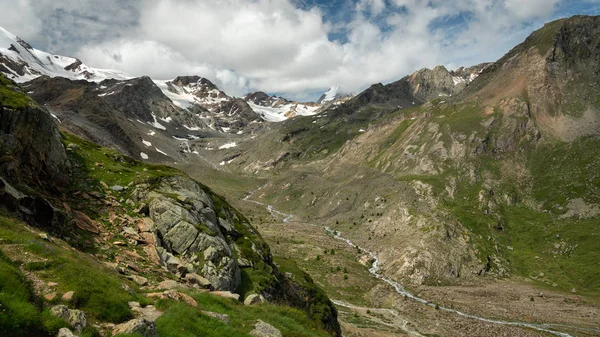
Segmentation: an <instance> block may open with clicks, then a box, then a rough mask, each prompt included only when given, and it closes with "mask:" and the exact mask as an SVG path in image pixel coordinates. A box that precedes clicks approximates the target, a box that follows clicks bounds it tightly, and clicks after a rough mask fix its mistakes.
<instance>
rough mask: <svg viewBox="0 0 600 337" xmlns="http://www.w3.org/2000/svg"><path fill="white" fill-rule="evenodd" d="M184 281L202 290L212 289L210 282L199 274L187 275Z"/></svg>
mask: <svg viewBox="0 0 600 337" xmlns="http://www.w3.org/2000/svg"><path fill="white" fill-rule="evenodd" d="M184 279H185V280H186V281H187V282H189V283H190V284H192V285H193V286H195V287H198V288H202V289H212V285H211V283H210V281H209V280H207V279H206V278H204V277H202V276H200V275H198V274H195V273H188V274H186V275H185V277H184Z"/></svg>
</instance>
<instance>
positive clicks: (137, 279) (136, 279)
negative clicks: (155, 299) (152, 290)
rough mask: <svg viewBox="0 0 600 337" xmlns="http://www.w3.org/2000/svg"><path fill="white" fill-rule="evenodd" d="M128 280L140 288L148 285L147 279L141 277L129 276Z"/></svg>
mask: <svg viewBox="0 0 600 337" xmlns="http://www.w3.org/2000/svg"><path fill="white" fill-rule="evenodd" d="M129 279H131V280H132V281H133V282H135V283H137V284H139V285H141V286H145V285H148V279H147V278H145V277H143V276H139V275H131V276H129Z"/></svg>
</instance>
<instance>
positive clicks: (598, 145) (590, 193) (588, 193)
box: [529, 137, 600, 214]
mask: <svg viewBox="0 0 600 337" xmlns="http://www.w3.org/2000/svg"><path fill="white" fill-rule="evenodd" d="M529 158H530V159H529V166H530V168H531V172H532V173H533V196H534V197H535V198H536V199H537V200H539V201H541V202H543V208H544V209H546V210H550V211H551V212H553V213H554V214H562V213H564V212H565V209H564V206H566V204H567V201H568V199H576V198H582V199H584V200H585V201H586V202H588V203H595V204H598V203H600V176H599V175H598V174H597V172H598V170H599V169H600V139H598V138H597V137H586V138H581V139H579V140H577V141H575V142H572V143H563V142H556V143H552V144H545V145H543V146H541V147H539V148H538V149H536V150H535V151H534V152H532V153H531V154H530V155H529ZM561 207H562V209H561Z"/></svg>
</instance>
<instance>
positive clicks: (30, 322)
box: [0, 251, 41, 336]
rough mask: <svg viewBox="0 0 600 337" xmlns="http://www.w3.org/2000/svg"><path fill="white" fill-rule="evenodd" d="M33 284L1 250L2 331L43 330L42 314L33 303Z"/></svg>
mask: <svg viewBox="0 0 600 337" xmlns="http://www.w3.org/2000/svg"><path fill="white" fill-rule="evenodd" d="M33 300H34V298H33V291H32V289H31V285H30V284H29V282H28V281H27V279H26V278H25V276H24V275H23V274H22V273H21V272H20V271H19V269H18V268H17V267H16V266H14V265H13V264H12V262H11V261H10V260H9V259H8V258H7V257H6V255H4V253H3V252H2V251H0V311H1V312H2V314H1V315H0V331H3V332H5V333H10V334H11V335H13V336H27V335H29V334H35V333H39V331H40V330H41V315H40V312H39V310H38V308H37V307H36V305H34V303H33Z"/></svg>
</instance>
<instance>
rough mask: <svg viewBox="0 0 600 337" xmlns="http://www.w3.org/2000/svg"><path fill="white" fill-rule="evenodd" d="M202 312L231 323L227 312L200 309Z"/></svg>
mask: <svg viewBox="0 0 600 337" xmlns="http://www.w3.org/2000/svg"><path fill="white" fill-rule="evenodd" d="M202 313H203V314H204V315H206V316H208V317H210V318H214V319H218V320H220V321H222V322H223V323H225V324H227V325H229V323H231V318H230V317H229V315H227V314H220V313H218V312H213V311H205V310H202Z"/></svg>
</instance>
